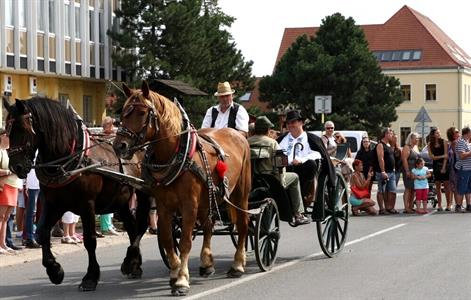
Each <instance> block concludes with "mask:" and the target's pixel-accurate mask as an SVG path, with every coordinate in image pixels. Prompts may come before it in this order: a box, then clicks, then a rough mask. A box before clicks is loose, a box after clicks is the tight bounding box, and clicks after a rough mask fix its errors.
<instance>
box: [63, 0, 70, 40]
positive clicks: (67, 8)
mask: <svg viewBox="0 0 471 300" xmlns="http://www.w3.org/2000/svg"><path fill="white" fill-rule="evenodd" d="M69 12H70V5H69V3H64V21H65V24H64V35H65V36H70V13H69Z"/></svg>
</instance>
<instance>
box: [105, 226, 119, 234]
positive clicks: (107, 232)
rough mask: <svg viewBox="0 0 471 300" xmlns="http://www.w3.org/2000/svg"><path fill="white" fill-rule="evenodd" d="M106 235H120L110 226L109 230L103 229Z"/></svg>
mask: <svg viewBox="0 0 471 300" xmlns="http://www.w3.org/2000/svg"><path fill="white" fill-rule="evenodd" d="M103 234H104V235H119V232H117V231H116V230H114V229H113V228H110V229H109V230H106V231H105V230H103Z"/></svg>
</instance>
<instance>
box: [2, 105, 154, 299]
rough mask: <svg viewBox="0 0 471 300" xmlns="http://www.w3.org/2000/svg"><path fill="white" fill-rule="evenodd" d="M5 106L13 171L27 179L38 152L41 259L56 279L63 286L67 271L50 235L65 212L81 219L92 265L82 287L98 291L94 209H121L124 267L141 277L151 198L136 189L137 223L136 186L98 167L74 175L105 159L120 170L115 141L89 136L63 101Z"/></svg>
mask: <svg viewBox="0 0 471 300" xmlns="http://www.w3.org/2000/svg"><path fill="white" fill-rule="evenodd" d="M4 106H5V108H6V109H7V110H8V117H7V133H8V135H9V137H10V148H9V149H8V155H9V158H10V164H9V168H10V170H11V171H12V172H14V173H16V174H17V175H18V176H19V177H20V178H26V175H27V174H28V172H29V171H30V170H31V168H32V167H33V163H34V158H35V152H36V151H37V152H38V154H37V160H36V166H35V167H36V174H37V176H38V179H39V181H40V184H41V185H40V197H41V199H42V205H43V208H42V213H41V219H40V222H39V226H38V228H37V234H38V237H39V238H38V241H39V243H40V244H41V245H42V255H43V259H42V263H43V266H44V267H46V271H47V274H48V276H49V278H50V280H51V282H52V283H55V284H60V283H61V282H62V280H63V278H64V271H63V269H62V267H61V265H60V264H59V263H58V262H56V259H55V257H54V255H53V254H52V252H51V240H50V238H51V235H50V233H51V228H52V226H53V225H54V224H55V223H56V222H57V221H58V220H59V219H60V218H61V216H62V215H63V214H64V212H66V211H72V212H73V213H75V214H78V215H80V216H81V218H82V225H83V235H84V244H85V248H86V249H87V252H88V257H89V265H88V270H87V274H86V275H85V277H83V279H82V283H81V284H80V289H81V290H83V291H90V290H95V288H96V285H97V283H98V280H99V277H100V267H99V265H98V262H97V260H96V255H95V249H96V231H95V213H97V214H105V213H111V212H116V211H118V212H119V214H120V216H121V218H122V220H123V223H124V226H125V229H126V231H127V233H128V235H129V239H130V244H131V245H130V246H129V248H128V251H127V254H126V258H125V259H124V262H123V264H122V265H121V271H122V272H123V273H124V274H126V275H128V276H130V277H134V278H138V277H140V276H141V273H142V270H141V267H140V266H141V262H142V258H141V254H140V250H139V242H140V239H141V237H142V235H143V233H144V232H145V231H146V229H147V216H148V211H149V201H148V199H147V198H148V197H147V196H146V195H144V194H142V193H141V192H139V191H136V193H137V198H138V203H139V205H138V207H137V212H136V214H137V220H138V222H137V223H139V224H137V223H136V219H134V217H133V216H132V214H131V212H130V209H129V200H130V198H131V196H132V194H133V192H134V189H133V188H132V187H130V186H129V185H123V184H122V183H121V181H119V180H117V179H116V178H112V177H111V178H110V177H109V176H106V175H102V174H101V173H97V172H94V171H93V170H91V171H85V170H84V171H83V172H77V173H76V174H74V172H76V171H77V169H80V168H86V166H89V165H93V164H97V163H100V162H106V163H108V165H109V166H108V168H109V169H111V170H114V171H118V172H119V168H118V166H119V165H120V162H119V160H118V158H117V157H116V155H115V153H114V151H113V149H112V147H111V144H110V143H106V142H99V141H96V140H93V139H89V138H87V137H88V132H87V130H86V129H85V128H84V127H83V126H82V122H81V120H80V119H79V118H77V115H76V114H75V112H74V111H73V109H71V108H66V107H64V106H63V105H61V104H60V103H59V102H58V101H53V100H50V99H47V98H43V97H35V98H33V99H30V100H25V101H21V100H16V103H15V104H13V105H10V104H9V103H8V102H7V101H6V100H5V99H4ZM134 162H136V164H135V165H134V166H124V168H125V171H126V173H127V174H130V175H133V176H140V173H141V172H140V168H138V161H136V158H134ZM139 220H140V221H139Z"/></svg>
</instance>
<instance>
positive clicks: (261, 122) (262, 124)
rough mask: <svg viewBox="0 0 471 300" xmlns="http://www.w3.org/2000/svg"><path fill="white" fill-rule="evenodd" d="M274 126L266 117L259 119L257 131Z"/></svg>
mask: <svg viewBox="0 0 471 300" xmlns="http://www.w3.org/2000/svg"><path fill="white" fill-rule="evenodd" d="M274 126H275V125H273V123H272V122H270V120H268V118H267V117H265V116H260V117H257V120H256V121H255V130H260V129H268V128H273V127H274Z"/></svg>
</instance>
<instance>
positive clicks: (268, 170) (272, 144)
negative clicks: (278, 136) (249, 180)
mask: <svg viewBox="0 0 471 300" xmlns="http://www.w3.org/2000/svg"><path fill="white" fill-rule="evenodd" d="M273 126H274V125H273V123H272V122H270V120H269V119H268V118H267V117H265V116H261V117H258V118H257V120H256V121H255V128H254V135H253V136H251V137H249V138H248V139H247V141H248V142H249V144H250V147H252V148H253V149H252V150H251V152H253V153H254V155H255V156H256V157H260V158H259V159H257V163H256V164H255V165H254V166H253V168H254V172H256V173H264V174H274V175H277V177H278V179H279V180H280V182H281V184H282V185H283V187H284V188H285V189H286V190H287V192H288V195H289V198H290V200H291V209H292V214H293V217H294V224H295V225H304V224H309V223H310V220H309V218H307V217H306V216H304V214H303V213H304V205H303V202H302V197H301V188H300V186H299V177H298V175H297V174H296V173H292V172H285V168H282V169H281V170H278V168H277V167H276V166H275V165H274V162H273V158H274V154H275V152H276V150H278V149H280V146H279V145H278V143H277V142H276V141H275V140H274V139H272V138H271V137H269V136H268V134H269V132H270V128H273ZM264 149H266V150H267V151H268V154H269V155H267V157H263V158H261V157H262V156H263V155H260V154H259V152H258V151H263V150H264Z"/></svg>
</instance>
